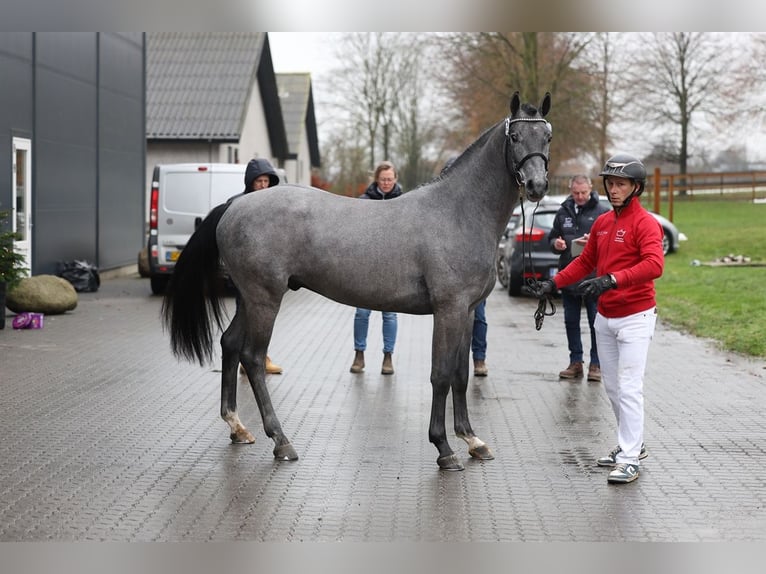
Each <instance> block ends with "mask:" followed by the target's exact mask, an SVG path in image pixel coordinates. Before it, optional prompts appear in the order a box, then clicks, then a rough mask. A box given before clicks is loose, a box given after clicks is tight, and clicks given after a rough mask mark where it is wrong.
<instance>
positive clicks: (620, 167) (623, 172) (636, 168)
mask: <svg viewBox="0 0 766 574" xmlns="http://www.w3.org/2000/svg"><path fill="white" fill-rule="evenodd" d="M598 175H599V176H601V177H603V178H604V179H603V182H604V191H605V192H607V197H609V190H608V189H607V188H606V176H609V175H613V176H615V177H624V178H626V179H629V180H631V181H634V182H635V183H637V184H638V189H637V190H636V191H634V192H633V193H632V194H630V196H629V197H628V198H627V199H626V200H625V202H624V204H623V205H627V204H628V202H629V201H630V200H631V199H632V198H633V197H634V196H636V197H638V196H639V195H641V194H642V193H643V192H644V188H645V187H646V167H644V164H643V163H641V160H640V159H638V158H637V157H635V156H632V155H630V154H627V153H618V154H616V155H613V156H612V157H610V158H609V159H608V160H606V163H605V164H604V169H602V170H601V173H599V174H598ZM610 201H611V200H610Z"/></svg>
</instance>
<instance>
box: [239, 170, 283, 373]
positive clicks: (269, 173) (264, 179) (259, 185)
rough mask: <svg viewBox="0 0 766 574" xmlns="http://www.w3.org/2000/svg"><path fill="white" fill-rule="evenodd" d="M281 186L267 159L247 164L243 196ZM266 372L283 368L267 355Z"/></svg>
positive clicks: (277, 371) (275, 371)
mask: <svg viewBox="0 0 766 574" xmlns="http://www.w3.org/2000/svg"><path fill="white" fill-rule="evenodd" d="M278 184H279V175H277V170H276V169H274V166H273V165H271V162H270V161H269V160H267V159H265V158H262V157H257V158H255V159H251V160H250V161H249V162H248V163H247V168H245V190H244V191H243V192H242V194H243V195H245V194H248V193H251V192H253V191H259V190H261V189H266V188H267V187H273V186H275V185H278ZM237 302H239V294H237ZM239 370H240V372H244V368H243V367H242V365H240V367H239ZM266 372H267V373H268V374H270V375H281V374H282V367H280V366H279V365H277V364H275V363H272V362H271V359H270V358H269V356H268V355H266Z"/></svg>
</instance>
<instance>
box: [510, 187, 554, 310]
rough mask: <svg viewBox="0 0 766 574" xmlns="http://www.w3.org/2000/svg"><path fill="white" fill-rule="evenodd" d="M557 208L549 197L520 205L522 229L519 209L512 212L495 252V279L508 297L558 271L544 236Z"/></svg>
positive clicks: (546, 236) (551, 223) (546, 237)
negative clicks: (522, 206) (506, 289)
mask: <svg viewBox="0 0 766 574" xmlns="http://www.w3.org/2000/svg"><path fill="white" fill-rule="evenodd" d="M559 207H561V202H560V201H556V200H555V199H551V198H543V199H542V200H541V201H540V202H539V203H530V202H526V203H524V217H523V226H522V212H521V206H517V207H516V209H514V211H513V215H512V216H511V219H510V221H509V222H508V226H507V227H506V229H505V233H504V234H503V235H504V238H505V242H504V243H502V242H501V244H502V245H503V247H502V250H501V249H498V251H499V253H498V269H497V273H498V278H499V280H500V284H501V285H503V286H504V287H507V288H508V294H509V295H512V296H517V295H520V294H521V287H522V286H523V285H524V284H525V282H526V281H527V280H528V279H530V280H531V279H538V280H541V279H549V278H551V277H553V276H554V275H555V274H556V272H557V271H558V262H559V256H558V255H557V254H555V253H552V252H551V250H550V247H549V246H548V233H549V232H550V230H551V227H553V221H554V220H555V219H556V213H557V212H558V210H559ZM522 239H523V240H522Z"/></svg>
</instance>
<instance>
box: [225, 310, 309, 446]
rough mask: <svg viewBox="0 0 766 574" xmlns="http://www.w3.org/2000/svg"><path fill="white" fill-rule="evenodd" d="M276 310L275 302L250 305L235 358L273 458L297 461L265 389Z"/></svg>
mask: <svg viewBox="0 0 766 574" xmlns="http://www.w3.org/2000/svg"><path fill="white" fill-rule="evenodd" d="M258 299H259V301H263V300H265V299H266V297H259V298H258ZM277 311H279V301H277V302H276V303H273V304H271V305H266V304H264V303H259V304H257V305H255V304H251V305H250V308H249V309H248V315H247V324H246V325H245V326H244V329H245V337H244V342H243V345H242V347H241V349H240V353H239V358H240V360H241V361H242V364H243V365H244V367H245V371H246V372H247V376H248V379H249V380H250V386H251V387H252V389H253V394H254V395H255V402H256V403H257V404H258V410H259V411H260V413H261V419H262V420H263V430H264V431H265V433H266V436H268V437H269V438H271V439H272V440H273V441H274V458H276V459H279V460H297V459H298V453H296V452H295V449H294V448H293V445H292V444H291V443H290V440H289V439H288V438H287V437H286V436H285V433H284V432H283V431H282V425H281V424H280V422H279V419H278V418H277V415H276V413H275V412H274V406H273V405H272V404H271V396H270V395H269V390H268V388H267V387H266V351H267V350H268V346H269V341H270V340H271V333H272V330H273V328H274V321H275V319H276V315H277ZM235 368H236V367H235Z"/></svg>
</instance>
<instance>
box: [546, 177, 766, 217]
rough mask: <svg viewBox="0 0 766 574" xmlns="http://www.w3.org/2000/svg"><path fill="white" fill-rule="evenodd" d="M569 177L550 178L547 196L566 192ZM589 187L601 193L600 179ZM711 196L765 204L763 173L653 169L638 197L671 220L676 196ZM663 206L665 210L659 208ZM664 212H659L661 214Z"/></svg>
mask: <svg viewBox="0 0 766 574" xmlns="http://www.w3.org/2000/svg"><path fill="white" fill-rule="evenodd" d="M568 184H569V176H555V177H552V178H551V191H550V193H551V194H560V195H565V194H567V193H569V191H568V189H567V186H568ZM593 185H594V186H596V189H597V190H598V192H599V193H600V194H602V195H603V194H604V189H603V187H602V184H601V178H600V177H597V178H594V181H593ZM711 196H720V197H727V198H731V199H743V200H749V201H753V202H755V201H757V200H761V201H766V171H729V172H697V173H685V174H679V173H661V172H660V169H659V168H655V170H654V173H653V174H652V173H649V174H647V180H646V190H645V191H644V194H643V196H642V198H641V203H643V204H644V205H645V206H646V207H647V208H648V209H651V210H652V211H654V212H656V213H662V214H663V215H665V216H666V217H667V218H668V219H670V220H671V221H673V202H674V199H677V198H678V197H684V198H685V199H689V200H691V201H693V200H694V199H695V198H700V199H701V198H709V197H711ZM663 206H664V207H665V209H663ZM665 211H666V212H667V213H663V212H665Z"/></svg>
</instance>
